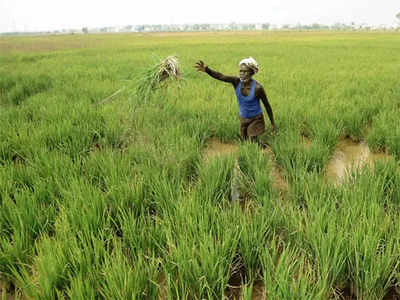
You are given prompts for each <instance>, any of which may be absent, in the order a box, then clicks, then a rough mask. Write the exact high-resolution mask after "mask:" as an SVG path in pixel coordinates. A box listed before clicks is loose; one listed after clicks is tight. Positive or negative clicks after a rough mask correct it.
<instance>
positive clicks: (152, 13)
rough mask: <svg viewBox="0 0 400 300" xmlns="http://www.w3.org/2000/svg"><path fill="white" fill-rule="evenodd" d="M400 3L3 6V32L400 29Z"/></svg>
mask: <svg viewBox="0 0 400 300" xmlns="http://www.w3.org/2000/svg"><path fill="white" fill-rule="evenodd" d="M399 12H400V0H303V1H295V0H292V1H290V0H253V1H251V0H248V1H245V0H197V1H193V0H186V1H185V0H130V1H129V0H108V1H105V0H96V1H94V0H0V32H10V31H45V30H56V29H64V28H65V29H70V28H75V29H80V28H82V27H102V26H124V25H138V24H185V23H190V24H193V23H231V22H236V23H271V24H277V25H282V24H297V23H301V24H312V23H320V24H327V25H332V24H333V23H335V22H341V23H350V22H355V23H357V24H361V23H366V24H368V25H386V26H392V25H396V24H398V22H397V20H396V17H395V16H396V14H397V13H399Z"/></svg>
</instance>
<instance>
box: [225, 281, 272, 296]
mask: <svg viewBox="0 0 400 300" xmlns="http://www.w3.org/2000/svg"><path fill="white" fill-rule="evenodd" d="M243 288H244V286H230V287H229V289H228V291H227V293H226V295H225V299H232V300H241V299H246V298H245V295H243ZM251 299H252V300H266V299H267V297H266V293H265V286H264V282H263V281H261V280H259V281H256V282H255V283H254V285H253V289H252V291H251Z"/></svg>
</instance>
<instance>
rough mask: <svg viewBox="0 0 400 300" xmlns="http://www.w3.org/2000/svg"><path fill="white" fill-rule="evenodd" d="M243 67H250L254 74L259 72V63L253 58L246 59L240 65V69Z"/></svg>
mask: <svg viewBox="0 0 400 300" xmlns="http://www.w3.org/2000/svg"><path fill="white" fill-rule="evenodd" d="M241 65H246V66H247V67H249V68H250V69H252V70H253V71H254V74H255V73H257V72H258V63H257V62H256V60H255V59H254V58H252V57H251V56H250V57H249V58H244V59H242V60H241V61H240V63H239V67H240V66H241Z"/></svg>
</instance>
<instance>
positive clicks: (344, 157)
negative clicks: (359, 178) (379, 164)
mask: <svg viewBox="0 0 400 300" xmlns="http://www.w3.org/2000/svg"><path fill="white" fill-rule="evenodd" d="M389 158H390V156H389V155H388V154H385V153H372V152H371V151H370V149H369V147H368V145H367V143H365V142H363V141H362V142H360V143H356V142H354V141H352V140H351V139H350V138H342V139H340V140H339V142H338V144H337V146H336V150H335V152H334V154H333V156H332V158H331V159H330V160H329V162H328V164H327V166H326V168H325V176H326V178H327V180H328V181H329V182H334V183H335V184H341V183H343V182H344V181H345V179H346V177H347V176H348V175H349V174H351V172H352V171H353V170H354V169H360V168H362V167H363V166H365V165H369V166H371V167H373V165H374V162H375V161H376V160H382V159H386V160H387V159H389Z"/></svg>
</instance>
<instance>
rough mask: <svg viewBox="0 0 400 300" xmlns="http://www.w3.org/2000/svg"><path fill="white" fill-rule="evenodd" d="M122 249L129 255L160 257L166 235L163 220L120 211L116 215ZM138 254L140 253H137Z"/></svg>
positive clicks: (162, 253)
mask: <svg viewBox="0 0 400 300" xmlns="http://www.w3.org/2000/svg"><path fill="white" fill-rule="evenodd" d="M116 222H118V223H119V224H120V225H119V226H120V233H119V235H120V236H121V240H122V246H123V249H126V252H127V255H128V256H129V257H139V256H140V255H144V256H148V257H153V256H154V257H161V256H163V255H164V252H163V251H162V250H163V249H164V248H165V243H166V237H165V232H164V230H163V228H162V227H163V221H162V219H161V218H159V217H157V216H151V215H142V216H139V217H137V216H134V215H132V214H131V213H129V212H124V211H121V212H120V214H119V215H118V216H117V220H116ZM139 254H140V255H139Z"/></svg>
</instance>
